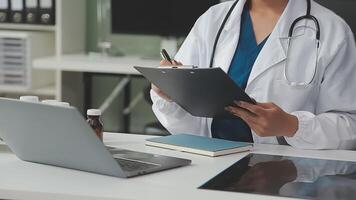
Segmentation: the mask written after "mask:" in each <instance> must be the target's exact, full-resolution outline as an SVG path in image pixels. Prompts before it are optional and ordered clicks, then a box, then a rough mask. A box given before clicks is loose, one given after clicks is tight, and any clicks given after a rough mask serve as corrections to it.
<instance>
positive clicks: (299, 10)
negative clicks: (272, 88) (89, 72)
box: [247, 0, 307, 87]
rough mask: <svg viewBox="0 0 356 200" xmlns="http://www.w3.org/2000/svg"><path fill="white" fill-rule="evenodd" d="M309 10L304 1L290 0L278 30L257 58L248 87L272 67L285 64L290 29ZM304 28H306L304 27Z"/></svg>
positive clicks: (300, 32)
mask: <svg viewBox="0 0 356 200" xmlns="http://www.w3.org/2000/svg"><path fill="white" fill-rule="evenodd" d="M306 9H307V4H306V1H304V0H289V3H288V5H287V7H286V9H285V10H284V12H283V14H282V15H281V17H280V19H279V21H278V22H277V25H276V28H275V29H274V30H273V32H272V33H271V35H270V37H269V38H268V40H267V42H266V44H265V46H264V47H263V49H262V50H261V52H260V54H259V56H258V57H257V59H256V61H255V64H254V67H253V68H252V72H251V74H250V77H249V80H248V83H247V87H248V86H249V85H250V84H251V83H252V82H253V81H254V80H256V79H257V78H258V77H259V76H260V75H262V74H263V73H264V72H265V71H267V70H268V69H270V68H271V67H273V66H275V65H277V64H278V63H281V62H283V61H284V60H285V59H286V58H287V55H286V44H287V43H286V40H287V39H288V33H289V29H290V27H291V25H292V23H293V21H294V20H295V19H297V18H298V17H300V16H302V15H305V12H306ZM302 27H304V26H302ZM304 32H305V28H298V31H297V32H295V34H294V36H298V35H303V34H304Z"/></svg>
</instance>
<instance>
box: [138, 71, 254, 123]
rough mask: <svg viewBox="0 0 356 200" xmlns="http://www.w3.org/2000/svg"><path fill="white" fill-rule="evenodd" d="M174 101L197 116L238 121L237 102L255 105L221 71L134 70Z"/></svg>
mask: <svg viewBox="0 0 356 200" xmlns="http://www.w3.org/2000/svg"><path fill="white" fill-rule="evenodd" d="M135 69H136V70H137V71H139V72H140V73H141V74H142V75H143V76H144V77H146V78H147V79H148V80H149V81H150V82H151V83H153V84H154V85H156V86H157V87H158V88H160V89H161V90H162V91H163V92H164V93H166V94H167V95H168V96H169V97H170V98H171V99H172V100H173V101H174V102H176V103H177V104H178V105H180V106H181V107H182V108H183V109H184V110H186V111H187V112H189V113H190V114H191V115H193V116H196V117H208V118H236V117H235V116H234V115H232V114H231V113H229V112H227V111H226V110H225V107H227V106H230V105H232V104H233V102H234V100H237V101H245V102H249V103H254V104H255V103H256V102H255V101H254V100H253V99H252V98H250V97H249V96H248V95H247V94H246V93H245V91H244V90H243V89H241V88H240V87H239V86H238V85H236V84H235V82H234V81H233V80H232V79H231V78H230V77H229V75H227V74H226V73H225V72H224V71H223V70H222V69H221V68H194V67H185V66H183V67H179V68H171V67H154V68H152V67H135Z"/></svg>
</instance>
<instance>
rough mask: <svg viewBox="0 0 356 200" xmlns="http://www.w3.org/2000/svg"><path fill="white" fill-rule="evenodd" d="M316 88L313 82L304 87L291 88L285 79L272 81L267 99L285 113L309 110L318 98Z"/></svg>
mask: <svg viewBox="0 0 356 200" xmlns="http://www.w3.org/2000/svg"><path fill="white" fill-rule="evenodd" d="M317 88H318V86H317V84H315V82H313V83H311V84H309V85H306V86H292V85H290V84H289V83H288V82H287V80H285V79H280V80H274V81H272V88H271V92H270V98H269V99H271V100H272V102H275V103H277V104H278V105H279V106H281V107H282V108H284V109H286V111H296V110H299V109H303V108H304V109H306V110H310V109H311V108H313V107H314V106H315V102H316V99H317V97H318V93H319V91H318V89H317ZM307 108H309V109H307Z"/></svg>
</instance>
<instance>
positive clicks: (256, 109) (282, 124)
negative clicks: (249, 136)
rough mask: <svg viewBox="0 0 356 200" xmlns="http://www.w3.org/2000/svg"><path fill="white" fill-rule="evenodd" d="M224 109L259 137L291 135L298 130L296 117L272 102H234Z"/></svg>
mask: <svg viewBox="0 0 356 200" xmlns="http://www.w3.org/2000/svg"><path fill="white" fill-rule="evenodd" d="M226 110H227V111H229V112H231V113H232V114H234V115H235V116H237V117H240V118H241V119H243V120H244V121H245V122H246V123H247V124H248V125H249V126H250V128H251V129H252V130H253V131H254V132H255V133H256V134H257V135H259V136H261V137H270V136H286V137H293V136H294V135H295V133H296V132H297V130H298V123H299V122H298V118H297V117H296V116H294V115H290V114H288V113H286V112H284V111H283V110H282V109H281V108H280V107H278V106H277V105H275V104H274V103H257V104H256V105H253V104H250V103H246V102H234V106H230V107H227V108H226Z"/></svg>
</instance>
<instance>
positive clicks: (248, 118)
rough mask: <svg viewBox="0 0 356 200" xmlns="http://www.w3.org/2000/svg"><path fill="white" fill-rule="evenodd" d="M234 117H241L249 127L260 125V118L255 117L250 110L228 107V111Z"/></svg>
mask: <svg viewBox="0 0 356 200" xmlns="http://www.w3.org/2000/svg"><path fill="white" fill-rule="evenodd" d="M226 110H227V111H229V112H230V113H232V114H233V115H235V116H237V117H240V118H241V119H242V120H244V121H245V122H246V123H247V124H249V125H257V124H258V116H257V115H255V114H254V113H251V112H250V111H248V110H245V109H243V108H239V107H232V106H230V107H227V109H226Z"/></svg>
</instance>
